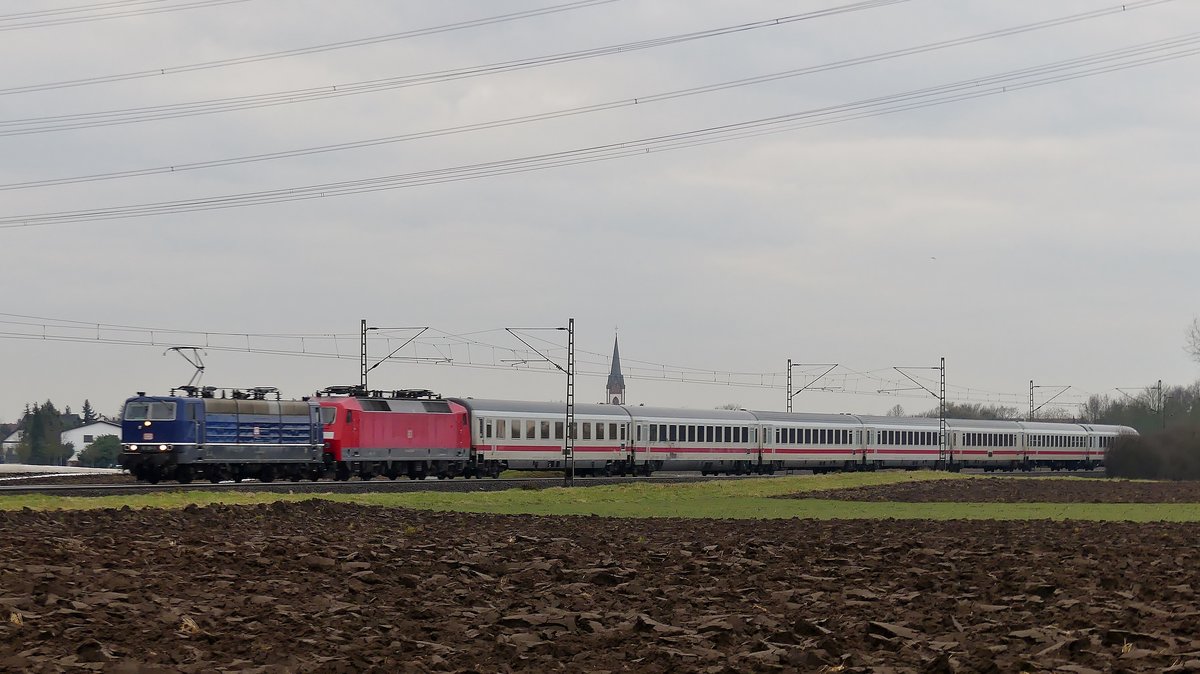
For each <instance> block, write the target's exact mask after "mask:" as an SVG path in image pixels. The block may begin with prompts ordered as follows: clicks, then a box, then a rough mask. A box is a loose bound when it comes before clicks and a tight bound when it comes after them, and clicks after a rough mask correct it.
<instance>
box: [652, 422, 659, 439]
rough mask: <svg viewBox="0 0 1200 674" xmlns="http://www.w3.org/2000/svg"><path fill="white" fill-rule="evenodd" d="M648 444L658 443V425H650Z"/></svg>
mask: <svg viewBox="0 0 1200 674" xmlns="http://www.w3.org/2000/svg"><path fill="white" fill-rule="evenodd" d="M650 442H658V424H650Z"/></svg>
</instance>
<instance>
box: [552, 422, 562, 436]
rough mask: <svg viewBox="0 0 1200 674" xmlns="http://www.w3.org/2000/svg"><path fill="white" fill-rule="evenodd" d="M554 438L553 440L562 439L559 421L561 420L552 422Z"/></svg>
mask: <svg viewBox="0 0 1200 674" xmlns="http://www.w3.org/2000/svg"><path fill="white" fill-rule="evenodd" d="M554 439H555V440H562V439H563V422H561V421H556V422H554Z"/></svg>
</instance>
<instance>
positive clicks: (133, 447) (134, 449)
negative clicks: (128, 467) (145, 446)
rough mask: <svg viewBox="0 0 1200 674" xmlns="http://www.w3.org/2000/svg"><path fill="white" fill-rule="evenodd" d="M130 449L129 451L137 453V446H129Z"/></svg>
mask: <svg viewBox="0 0 1200 674" xmlns="http://www.w3.org/2000/svg"><path fill="white" fill-rule="evenodd" d="M128 447H129V451H131V452H136V451H137V445H128Z"/></svg>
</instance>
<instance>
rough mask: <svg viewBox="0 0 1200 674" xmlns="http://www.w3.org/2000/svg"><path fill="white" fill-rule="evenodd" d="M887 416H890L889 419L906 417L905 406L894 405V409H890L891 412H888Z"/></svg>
mask: <svg viewBox="0 0 1200 674" xmlns="http://www.w3.org/2000/svg"><path fill="white" fill-rule="evenodd" d="M887 415H888V416H889V417H902V416H904V406H903V405H893V406H892V409H890V410H888V411H887Z"/></svg>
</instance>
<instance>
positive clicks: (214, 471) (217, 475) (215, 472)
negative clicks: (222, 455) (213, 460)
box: [208, 466, 221, 484]
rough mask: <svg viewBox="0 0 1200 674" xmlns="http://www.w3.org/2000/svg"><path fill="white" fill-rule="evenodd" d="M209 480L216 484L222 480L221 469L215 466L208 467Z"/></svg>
mask: <svg viewBox="0 0 1200 674" xmlns="http://www.w3.org/2000/svg"><path fill="white" fill-rule="evenodd" d="M208 481H209V482H211V483H213V484H216V483H218V482H220V481H221V469H220V468H217V467H216V466H213V467H212V468H209V469H208Z"/></svg>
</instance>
